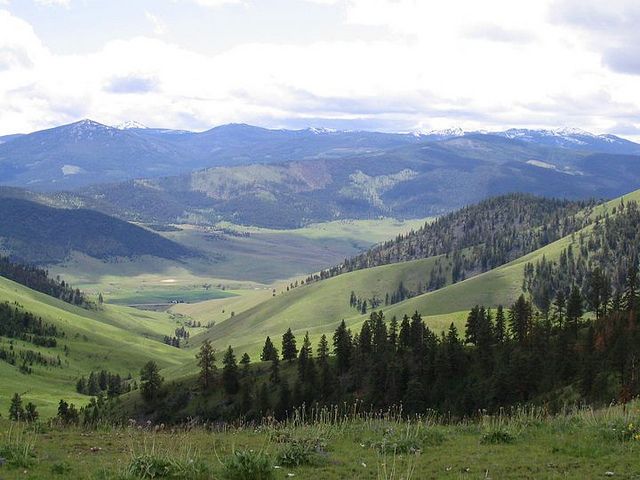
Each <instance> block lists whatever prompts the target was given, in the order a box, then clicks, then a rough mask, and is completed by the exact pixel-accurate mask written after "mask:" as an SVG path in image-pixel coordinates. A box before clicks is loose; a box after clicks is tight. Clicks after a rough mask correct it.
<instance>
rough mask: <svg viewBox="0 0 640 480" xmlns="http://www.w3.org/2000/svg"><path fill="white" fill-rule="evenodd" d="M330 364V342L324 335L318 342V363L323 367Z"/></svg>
mask: <svg viewBox="0 0 640 480" xmlns="http://www.w3.org/2000/svg"><path fill="white" fill-rule="evenodd" d="M328 362H329V342H328V341H327V336H326V335H325V334H324V333H323V334H322V336H321V337H320V341H319V342H318V363H319V364H320V365H321V366H323V365H324V364H325V363H328Z"/></svg>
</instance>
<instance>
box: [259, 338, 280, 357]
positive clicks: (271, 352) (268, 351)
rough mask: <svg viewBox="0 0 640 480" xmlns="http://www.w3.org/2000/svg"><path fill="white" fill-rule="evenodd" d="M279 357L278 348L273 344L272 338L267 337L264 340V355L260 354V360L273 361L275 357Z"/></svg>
mask: <svg viewBox="0 0 640 480" xmlns="http://www.w3.org/2000/svg"><path fill="white" fill-rule="evenodd" d="M277 357H278V350H277V349H276V347H274V346H273V342H272V341H271V338H269V337H267V339H266V340H265V341H264V347H263V348H262V355H260V360H262V361H263V362H271V361H273V359H274V358H277Z"/></svg>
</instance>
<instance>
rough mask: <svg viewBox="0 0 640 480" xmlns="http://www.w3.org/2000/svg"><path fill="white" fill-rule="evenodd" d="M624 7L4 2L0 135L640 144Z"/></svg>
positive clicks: (390, 1) (529, 2) (455, 2)
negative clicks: (545, 132) (214, 130)
mask: <svg viewBox="0 0 640 480" xmlns="http://www.w3.org/2000/svg"><path fill="white" fill-rule="evenodd" d="M638 25H640V1H637V0H607V1H606V2H604V1H602V0H517V1H514V0H483V1H478V0H446V1H431V0H422V1H420V0H0V135H3V134H10V133H17V132H29V131H34V130H38V129H43V128H48V127H52V126H56V125H61V124H65V123H71V122H74V121H77V120H80V119H83V118H91V119H93V120H95V121H98V122H101V123H105V124H108V125H114V124H117V123H120V122H123V121H127V120H135V121H138V122H141V123H143V124H145V125H147V126H151V127H165V128H178V129H189V130H205V129H207V128H210V127H213V126H215V125H220V124H224V123H230V122H236V123H249V124H253V125H259V126H264V127H269V128H305V127H327V128H338V129H361V130H380V131H395V132H407V131H429V130H432V129H444V128H453V127H460V128H463V129H465V130H477V129H484V130H501V129H506V128H511V127H528V128H558V127H576V128H582V129H585V130H588V131H591V132H594V133H613V134H617V135H620V136H623V137H626V138H630V139H632V140H636V141H640V88H639V87H640V28H638Z"/></svg>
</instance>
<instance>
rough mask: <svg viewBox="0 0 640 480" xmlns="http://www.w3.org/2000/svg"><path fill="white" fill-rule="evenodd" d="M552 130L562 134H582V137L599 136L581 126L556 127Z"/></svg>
mask: <svg viewBox="0 0 640 480" xmlns="http://www.w3.org/2000/svg"><path fill="white" fill-rule="evenodd" d="M551 132H553V133H554V134H556V135H560V136H565V135H580V136H582V137H597V135H594V134H593V133H589V132H587V131H586V130H582V129H580V128H575V127H561V128H554V129H553V130H551Z"/></svg>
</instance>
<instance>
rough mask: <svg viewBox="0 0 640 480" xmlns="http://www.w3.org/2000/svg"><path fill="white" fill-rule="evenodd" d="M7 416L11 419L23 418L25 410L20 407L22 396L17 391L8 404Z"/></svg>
mask: <svg viewBox="0 0 640 480" xmlns="http://www.w3.org/2000/svg"><path fill="white" fill-rule="evenodd" d="M9 418H10V419H11V420H15V421H18V420H25V411H24V408H23V407H22V398H20V395H19V394H17V393H14V394H13V397H11V404H10V405H9Z"/></svg>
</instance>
